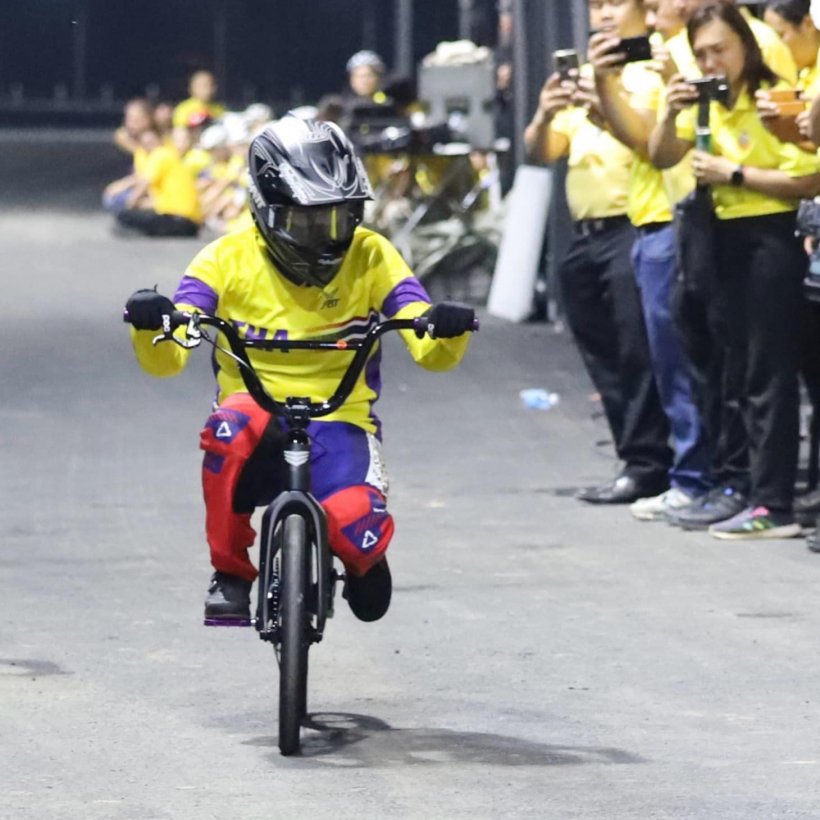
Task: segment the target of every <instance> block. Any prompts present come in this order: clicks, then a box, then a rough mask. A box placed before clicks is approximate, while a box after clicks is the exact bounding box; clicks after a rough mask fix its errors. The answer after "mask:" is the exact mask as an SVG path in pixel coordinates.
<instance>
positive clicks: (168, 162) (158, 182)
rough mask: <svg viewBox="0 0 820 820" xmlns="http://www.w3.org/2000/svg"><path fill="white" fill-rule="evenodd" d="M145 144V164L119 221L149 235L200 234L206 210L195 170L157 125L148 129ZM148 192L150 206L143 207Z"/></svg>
mask: <svg viewBox="0 0 820 820" xmlns="http://www.w3.org/2000/svg"><path fill="white" fill-rule="evenodd" d="M143 147H144V148H145V149H146V151H148V156H147V159H146V161H145V166H144V168H143V170H142V171H141V172H140V173H138V174H137V184H136V185H135V186H134V188H133V190H132V192H131V194H130V196H129V200H128V207H126V208H125V209H123V210H121V211H120V212H119V213H118V214H117V221H118V222H119V224H120V225H121V226H123V227H125V228H128V229H131V230H134V231H136V232H138V233H141V234H143V235H145V236H196V235H197V234H198V233H199V227H200V224H201V222H202V213H201V208H200V204H199V196H198V194H197V189H196V182H195V177H194V173H193V171H192V170H191V169H190V168H189V167H188V166H187V165H185V163H184V162H183V158H182V157H181V156H180V153H179V151H178V150H177V148H176V147H175V146H171V145H166V144H163V143H162V139H161V137H160V134H159V132H158V131H157V130H156V129H152V130H151V131H149V132H146V134H145V135H144V137H143ZM146 195H147V196H148V197H149V199H148V201H147V202H145V204H146V205H147V207H142V204H143V202H144V201H145V198H146Z"/></svg>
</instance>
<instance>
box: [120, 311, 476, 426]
mask: <svg viewBox="0 0 820 820" xmlns="http://www.w3.org/2000/svg"><path fill="white" fill-rule="evenodd" d="M426 319H427V317H426V316H417V317H416V318H414V319H387V320H385V321H384V322H379V323H377V324H375V325H372V326H371V327H370V328H369V329H368V331H367V333H365V335H364V337H363V338H361V339H355V340H352V341H345V340H338V341H335V342H328V341H320V340H310V339H305V340H299V339H243V338H242V337H241V336H240V335H239V332H238V331H237V329H236V327H235V326H234V325H233V324H231V323H230V322H228V321H226V320H225V319H221V318H220V317H218V316H210V315H208V314H206V313H196V312H195V313H190V312H188V311H182V310H175V311H173V312H172V313H169V314H164V315H163V316H162V332H161V333H160V334H159V335H158V336H155V337H154V339H153V343H154V344H155V345H156V344H159V343H160V342H167V341H170V342H175V343H176V344H178V345H180V346H181V347H184V348H194V347H198V346H199V345H200V343H201V341H202V331H201V330H200V328H201V327H202V326H207V327H214V328H216V329H217V330H218V331H219V332H220V333H222V335H223V336H224V337H225V338H226V339H227V341H228V346H229V347H230V349H231V353H233V355H234V357H235V358H236V360H237V362H238V363H239V365H240V367H239V372H240V374H241V376H242V381H243V382H244V383H245V387H247V388H248V392H249V393H250V395H251V397H252V398H253V399H254V401H255V402H256V403H257V404H258V405H259V406H260V407H261V408H262V409H263V410H267V411H268V412H269V413H274V414H277V415H283V414H286V413H287V414H293V413H294V412H301V413H303V414H305V415H306V416H308V417H309V418H319V417H321V416H327V415H329V414H330V413H333V412H335V411H336V410H338V409H339V407H341V406H342V404H344V402H345V401H346V400H347V398H348V396H349V395H350V393H351V392H352V390H353V388H354V386H355V384H356V380H357V379H358V378H359V376H360V375H361V373H362V370H364V367H365V364H366V363H367V358H368V356H369V355H370V352H371V351H372V350H373V347H374V346H375V344H376V342H377V341H378V339H379V338H380V337H381V336H383V335H384V334H385V333H388V332H390V331H391V330H412V331H413V332H414V333H415V334H416V336H417V337H418V338H419V339H421V338H423V337H424V336H425V335H426V334H427V333H428V332H429V330H430V328H429V326H428V325H427V323H426ZM123 320H124V321H125V322H128V321H129V317H128V314H127V313H124V314H123ZM183 325H186V330H185V340H182V339H178V338H177V337H176V336H174V331H175V330H176V329H177V328H178V327H182V326H183ZM478 328H479V323H478V319H475V320H474V321H473V327H472V329H471V330H472V331H477V330H478ZM248 349H256V350H281V351H283V352H288V351H289V350H325V351H336V352H338V351H344V350H349V351H354V353H355V355H354V356H353V358H352V360H351V362H350V364H349V365H348V368H347V371H346V372H345V374H344V376H343V377H342V380H341V381H340V382H339V386H338V387H337V388H336V392H335V393H334V394H333V395H332V396H331V397H330V398H329V399H326V400H325V401H322V402H313V401H311V400H310V399H309V398H302V397H288V398H287V400H286V402H285V403H282V402H278V401H277V400H276V399H275V398H273V396H271V395H270V393H268V391H267V390H265V388H264V387H263V385H262V382H261V381H260V379H259V376H258V375H257V373H256V370H255V369H254V367H253V365H252V364H251V362H250V360H249V359H248V355H247V352H246V351H247V350H248Z"/></svg>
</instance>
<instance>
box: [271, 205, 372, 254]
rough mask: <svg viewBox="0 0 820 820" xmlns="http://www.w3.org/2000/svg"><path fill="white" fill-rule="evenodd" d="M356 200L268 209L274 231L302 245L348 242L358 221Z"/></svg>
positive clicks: (360, 218) (360, 215)
mask: <svg viewBox="0 0 820 820" xmlns="http://www.w3.org/2000/svg"><path fill="white" fill-rule="evenodd" d="M362 211H363V209H362V206H361V204H360V203H355V204H349V203H345V204H342V205H318V206H317V205H312V206H309V207H303V206H298V205H279V206H274V207H272V208H271V209H270V212H271V215H272V217H273V225H272V226H271V227H272V228H273V229H274V230H275V231H277V232H279V233H282V234H285V235H286V236H287V237H288V239H290V241H292V242H293V243H294V244H295V245H299V246H301V247H303V248H315V249H319V248H325V247H330V246H334V245H348V244H349V243H350V240H351V239H353V232H354V231H355V230H356V226H357V225H358V224H359V223H360V222H361V221H362Z"/></svg>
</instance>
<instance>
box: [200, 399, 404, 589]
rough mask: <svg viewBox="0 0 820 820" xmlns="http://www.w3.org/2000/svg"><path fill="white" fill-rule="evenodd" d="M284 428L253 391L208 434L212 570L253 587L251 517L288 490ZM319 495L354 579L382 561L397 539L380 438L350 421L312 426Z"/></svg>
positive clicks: (227, 404) (203, 440)
mask: <svg viewBox="0 0 820 820" xmlns="http://www.w3.org/2000/svg"><path fill="white" fill-rule="evenodd" d="M281 429H282V428H281V424H280V422H279V421H278V419H275V418H273V417H272V416H271V414H270V413H267V412H266V411H264V410H262V408H260V407H259V405H257V404H256V402H255V401H254V400H253V399H252V398H251V397H250V396H249V395H248V394H247V393H235V394H234V395H232V396H229V397H228V398H227V399H226V400H225V401H224V402H223V403H222V405H221V406H220V407H219V409H218V410H216V412H215V413H213V415H211V416H210V417H209V418H208V420H207V422H206V423H205V427H204V428H203V430H202V433H201V434H200V445H199V446H200V448H201V449H203V450H204V451H205V457H204V459H203V462H202V489H203V494H204V497H205V529H206V533H207V538H208V545H209V546H210V550H211V564H212V565H213V567H214V569H215V570H217V571H219V572H226V573H229V574H231V575H238V576H240V577H241V578H245V579H247V580H249V581H252V580H253V579H254V578H256V574H257V572H256V568H255V567H254V565H253V564H252V563H251V560H250V558H249V557H248V549H249V548H250V547H252V546H253V544H254V541H255V539H256V532H255V531H254V529H253V527H252V526H251V515H252V514H253V511H254V509H256V507H258V506H261V505H263V504H268V503H270V501H271V500H273V498H274V497H275V496H276V495H277V494H278V493H279V492H280V491H281V490H282V489H283V488H284V486H285V480H286V476H287V472H286V468H285V464H284V462H283V459H282V443H283V436H282V432H281ZM308 433H309V435H310V437H311V441H312V452H311V492H312V493H313V495H314V496H315V497H316V499H317V500H318V501H319V502H320V503H321V505H322V507H323V508H324V510H325V512H326V513H327V520H328V537H329V540H330V548H331V550H332V551H333V552H334V554H335V555H337V556H338V557H339V559H340V560H341V561H342V563H343V564H344V565H345V568H346V569H347V571H349V572H350V573H351V574H353V575H363V574H364V573H366V572H367V571H368V570H369V569H370V568H371V567H372V566H373V565H374V564H375V563H377V562H378V561H379V560H380V559H381V557H382V556H383V555H384V553H385V551H386V550H387V546H388V544H389V543H390V539H391V538H392V537H393V530H394V524H393V517H392V516H391V515H390V513H388V512H387V504H386V492H387V487H386V479H385V476H384V469H383V465H382V462H381V449H380V445H379V442H378V441H377V439H376V437H375V436H373V435H371V434H370V433H367V432H366V431H365V430H362V429H361V428H359V427H356V426H355V425H352V424H348V423H345V422H312V423H311V425H310V427H309V428H308Z"/></svg>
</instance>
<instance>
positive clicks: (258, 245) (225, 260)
mask: <svg viewBox="0 0 820 820" xmlns="http://www.w3.org/2000/svg"><path fill="white" fill-rule="evenodd" d="M174 303H175V304H176V305H177V307H178V308H180V309H185V310H199V311H202V312H204V313H210V314H214V313H215V314H216V315H218V316H220V317H221V318H223V319H225V320H226V321H228V322H231V323H232V324H233V325H234V326H235V327H236V328H237V330H238V331H239V333H240V335H242V336H243V337H244V338H247V339H274V338H275V339H321V340H325V341H331V340H332V341H340V340H354V339H358V338H361V337H362V335H363V334H364V333H366V332H367V330H368V329H369V328H370V327H371V326H372V325H373V324H374V323H376V322H377V321H378V320H379V316H380V315H383V316H386V317H388V318H394V317H395V318H399V319H404V318H413V317H416V316H420V315H422V314H423V313H425V312H426V311H427V309H428V308H429V306H430V299H429V297H428V295H427V292H426V291H425V289H424V287H423V286H422V285H421V283H420V282H419V281H418V280H417V279H416V278H415V277H414V276H413V275H412V273H411V272H410V269H409V268H408V267H407V264H406V263H405V262H404V260H403V259H402V258H401V256H400V255H399V252H398V251H397V250H396V249H395V248H394V247H393V245H391V244H390V242H389V241H388V240H387V239H385V238H384V237H383V236H381V235H379V234H377V233H375V232H373V231H370V230H367V229H365V228H357V229H356V232H355V235H354V237H353V243H352V245H351V246H350V249H349V250H348V252H347V254H346V255H345V258H344V261H343V263H342V266H341V268H340V269H339V272H338V273H337V274H336V276H335V277H334V278H333V280H332V282H331V283H330V284H329V285H328V286H327V287H325V288H324V289H321V290H320V289H319V288H315V287H303V286H299V285H296V284H294V283H292V282H291V281H290V280H288V279H286V278H285V277H284V276H283V275H282V274H281V273H279V272H278V271H277V270H276V268H275V267H274V264H273V262H272V261H271V259H270V256H269V255H268V253H267V251H266V248H265V244H264V241H263V240H262V237H261V236H260V234H259V232H258V231H257V229H256V228H255V227H250V228H247V229H245V230H242V231H237V232H236V233H230V234H226V235H225V236H223V237H221V238H220V239H217V240H216V241H215V242H212V243H211V244H209V245H207V246H206V247H205V248H203V249H202V250H201V251H200V252H199V254H197V256H196V257H195V258H194V260H193V261H192V262H191V264H190V265H189V266H188V269H187V270H186V271H185V274H184V276H183V278H182V281H181V282H180V284H179V287H178V288H177V291H176V293H175V295H174ZM131 333H132V339H133V343H134V348H135V352H136V355H137V359H138V360H139V362H140V364H141V366H142V367H143V368H144V369H145V370H146V371H147V372H149V373H151V374H152V375H155V376H172V375H174V374H176V373H178V372H179V371H180V370H182V368H183V367H184V366H185V363H186V362H187V359H188V355H189V352H188V351H186V350H183V349H182V348H180V347H179V346H177V345H174V344H171V343H167V344H161V345H157V346H156V347H154V346H152V344H151V338H152V337H153V336H155V335H156V334H155V333H154V332H152V331H135V330H133V329H132V331H131ZM401 335H402V338H403V340H404V343H405V345H406V346H407V348H408V350H409V351H410V354H411V355H412V357H413V358H414V359H415V360H416V362H418V363H419V364H420V365H422V366H423V367H425V368H427V369H429V370H448V369H450V368H452V367H454V366H455V365H456V364H458V362H459V361H460V360H461V358H462V356H463V355H464V352H465V351H466V349H467V344H468V338H467V334H465V335H464V336H461V337H458V338H455V339H430V338H428V337H425V338H423V339H418V338H416V335H415V333H413V332H412V331H401ZM248 355H249V357H250V360H251V362H252V363H253V365H254V367H255V368H256V370H257V373H258V374H259V377H260V379H261V381H262V384H263V385H264V386H265V388H266V389H267V390H268V392H269V393H271V394H272V395H273V396H274V397H275V398H276V399H278V400H280V401H283V400H284V399H285V398H286V397H287V396H308V397H310V398H311V399H313V400H314V401H321V400H324V399H327V398H329V397H330V396H331V395H332V394H333V393H334V392H335V390H336V388H337V387H338V385H339V382H340V381H341V378H342V376H343V375H344V373H345V371H346V369H347V366H348V364H349V363H350V357H351V356H352V355H353V354H352V353H351V352H350V351H338V352H337V351H330V352H328V351H311V350H291V351H289V352H287V353H284V352H282V351H262V350H249V351H248ZM380 363H381V353H380V349H379V348H378V346H377V347H376V348H375V349H374V351H373V353H372V354H371V357H370V359H369V361H368V363H367V365H366V367H365V370H364V372H363V373H362V375H361V376H360V377H359V379H358V381H357V382H356V385H355V386H354V388H353V391H352V393H351V394H350V397H349V398H348V400H347V401H346V402H345V404H344V405H343V406H342V407H341V408H339V410H337V411H336V412H335V413H332V414H331V415H329V416H325V417H323V419H322V420H323V421H344V422H349V423H350V424H355V425H357V426H358V427H361V428H363V429H365V430H367V431H368V432H371V433H377V432H378V430H379V421H378V418H377V417H376V415H375V414H374V412H373V405H374V404H375V402H376V400H377V399H378V398H379V393H380V391H381V375H380V371H379V368H380ZM214 369H215V372H216V380H217V385H218V395H217V401H218V402H222V401H224V399H225V398H226V397H227V396H230V395H232V394H233V393H238V392H247V388H246V387H245V384H244V382H243V381H242V378H241V376H240V375H239V369H238V367H237V364H236V362H235V361H234V359H232V358H231V357H230V356H227V355H225V354H224V353H222V352H219V351H217V352H216V354H215V356H214Z"/></svg>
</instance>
